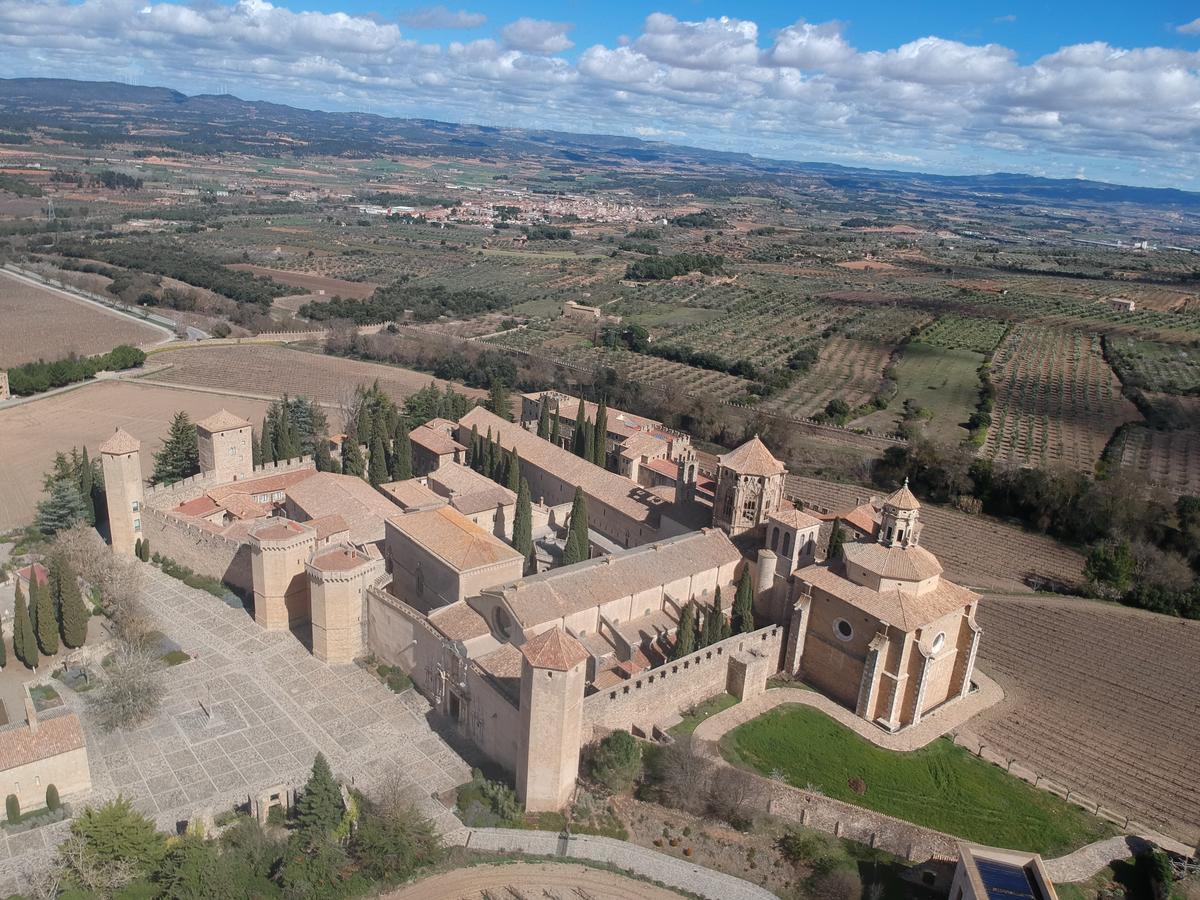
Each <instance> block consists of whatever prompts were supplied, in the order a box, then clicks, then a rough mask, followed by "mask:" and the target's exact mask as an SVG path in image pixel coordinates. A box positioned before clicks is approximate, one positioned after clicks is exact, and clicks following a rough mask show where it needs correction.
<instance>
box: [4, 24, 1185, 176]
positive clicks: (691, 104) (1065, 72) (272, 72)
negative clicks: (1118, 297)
mask: <svg viewBox="0 0 1200 900" xmlns="http://www.w3.org/2000/svg"><path fill="white" fill-rule="evenodd" d="M20 76H43V77H59V78H80V79H104V80H109V79H111V80H116V81H124V82H128V83H133V84H143V85H162V86H166V87H172V88H175V89H177V90H181V91H183V92H185V93H188V94H196V93H213V92H228V93H232V94H235V95H237V96H239V97H244V98H246V99H265V100H273V101H276V102H283V103H289V104H292V105H295V106H302V107H308V108H316V109H327V110H365V111H370V112H374V113H379V114H383V115H397V116H416V117H422V118H436V119H441V120H445V121H452V122H472V123H480V124H486V125H501V126H516V127H525V128H553V129H560V130H565V131H576V132H600V133H612V134H623V135H629V136H634V137H641V138H644V139H647V140H663V141H669V142H672V143H679V144H691V145H695V146H702V147H710V148H714V149H720V150H734V151H743V152H748V153H753V154H756V155H759V156H769V157H774V158H779V159H793V160H813V161H821V162H834V163H840V164H842V165H850V166H868V167H874V168H894V169H905V170H916V171H926V172H939V173H946V174H970V173H980V172H994V171H1009V172H1026V173H1030V174H1035V175H1045V176H1049V177H1059V178H1072V177H1085V178H1092V179H1098V180H1104V181H1115V182H1120V183H1125V184H1139V185H1150V186H1159V187H1177V188H1182V189H1185V190H1200V2H1196V0H1191V2H1186V3H1185V2H1177V0H1169V2H1155V0H1147V2H1143V3H1138V4H1130V3H1117V2H1115V0H1093V2H1090V3H1082V2H1074V0H1062V2H1056V0H1040V2H1024V0H1020V2H1006V0H988V2H987V3H980V2H978V0H976V2H972V3H962V2H957V3H931V2H919V0H909V2H907V3H898V2H895V0H893V2H855V0H842V2H838V3H833V2H799V3H788V4H783V3H772V2H754V0H739V2H737V3H731V2H729V0H691V2H686V0H685V2H675V3H661V2H656V0H644V2H631V0H607V2H604V3H596V2H587V3H585V2H577V0H567V2H558V3H552V2H543V0H526V2H522V3H519V4H518V3H512V2H480V3H472V2H468V3H467V5H465V6H462V5H459V4H458V3H452V4H450V5H444V6H443V5H439V6H415V5H405V4H399V5H386V6H381V5H379V4H377V3H375V2H373V0H237V2H222V0H190V2H189V0H0V77H20Z"/></svg>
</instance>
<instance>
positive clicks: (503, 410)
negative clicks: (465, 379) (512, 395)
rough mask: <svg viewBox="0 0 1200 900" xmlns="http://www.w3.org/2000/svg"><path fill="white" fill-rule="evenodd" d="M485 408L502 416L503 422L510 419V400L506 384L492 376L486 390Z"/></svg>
mask: <svg viewBox="0 0 1200 900" xmlns="http://www.w3.org/2000/svg"><path fill="white" fill-rule="evenodd" d="M487 408H488V409H490V410H491V411H492V412H494V413H495V414H496V415H498V416H499V417H500V418H502V419H503V420H504V421H505V422H511V421H512V417H513V416H512V400H510V399H509V395H508V385H506V384H505V383H504V382H503V381H501V380H500V379H499V378H493V379H492V384H491V387H490V389H489V390H488V400H487Z"/></svg>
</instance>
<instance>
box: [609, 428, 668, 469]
mask: <svg viewBox="0 0 1200 900" xmlns="http://www.w3.org/2000/svg"><path fill="white" fill-rule="evenodd" d="M669 449H670V446H669V444H668V443H667V441H666V440H665V439H663V438H661V437H658V436H657V435H656V434H654V433H652V432H645V431H639V432H637V433H635V434H631V435H630V436H629V437H627V438H626V439H625V443H623V444H622V445H621V455H622V456H623V457H625V458H626V459H641V458H642V457H643V456H654V455H656V454H665V453H666V452H667V451H668V450H669ZM674 466H675V464H674V463H671V467H672V468H674Z"/></svg>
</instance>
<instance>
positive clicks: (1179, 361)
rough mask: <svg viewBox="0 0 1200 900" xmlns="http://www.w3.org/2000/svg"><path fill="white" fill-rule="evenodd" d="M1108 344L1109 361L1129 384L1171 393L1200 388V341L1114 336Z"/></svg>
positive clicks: (1183, 392)
mask: <svg viewBox="0 0 1200 900" xmlns="http://www.w3.org/2000/svg"><path fill="white" fill-rule="evenodd" d="M1106 346H1107V350H1108V354H1107V355H1108V359H1109V362H1111V363H1112V366H1113V368H1114V369H1116V372H1117V375H1118V376H1120V378H1121V381H1122V382H1124V384H1125V385H1126V386H1127V387H1140V388H1144V389H1145V390H1147V391H1161V392H1163V393H1167V394H1186V393H1196V392H1200V342H1194V343H1193V344H1191V345H1189V344H1165V343H1160V342H1158V341H1141V340H1137V339H1136V338H1130V337H1117V336H1113V337H1109V338H1107V339H1106Z"/></svg>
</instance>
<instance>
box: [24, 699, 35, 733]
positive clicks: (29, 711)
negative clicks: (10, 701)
mask: <svg viewBox="0 0 1200 900" xmlns="http://www.w3.org/2000/svg"><path fill="white" fill-rule="evenodd" d="M25 718H26V719H27V720H28V721H29V733H30V734H37V730H38V717H37V710H36V709H34V706H33V698H32V697H30V696H29V694H26V695H25Z"/></svg>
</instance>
